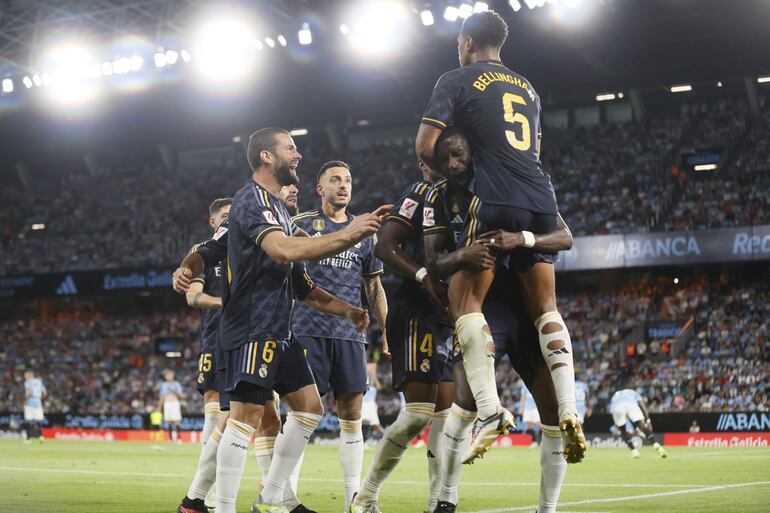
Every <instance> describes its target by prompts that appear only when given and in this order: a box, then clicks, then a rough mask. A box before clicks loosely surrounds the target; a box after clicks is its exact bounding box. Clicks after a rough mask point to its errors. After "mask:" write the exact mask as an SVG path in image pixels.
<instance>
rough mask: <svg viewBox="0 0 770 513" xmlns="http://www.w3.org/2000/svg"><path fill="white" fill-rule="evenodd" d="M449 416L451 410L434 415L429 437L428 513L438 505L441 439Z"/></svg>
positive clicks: (431, 512)
mask: <svg viewBox="0 0 770 513" xmlns="http://www.w3.org/2000/svg"><path fill="white" fill-rule="evenodd" d="M448 415H449V410H448V409H446V410H441V411H439V412H435V413H433V420H432V421H431V423H430V434H429V435H428V452H427V455H428V511H429V512H430V513H433V510H434V509H436V504H437V503H438V493H439V490H440V489H441V447H440V445H439V444H440V443H441V438H442V436H443V435H442V432H443V431H444V422H445V421H446V418H447V416H448Z"/></svg>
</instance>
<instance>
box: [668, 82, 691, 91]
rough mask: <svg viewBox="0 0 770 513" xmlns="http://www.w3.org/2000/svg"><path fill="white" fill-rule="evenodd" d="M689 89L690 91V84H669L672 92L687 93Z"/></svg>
mask: <svg viewBox="0 0 770 513" xmlns="http://www.w3.org/2000/svg"><path fill="white" fill-rule="evenodd" d="M690 91H692V86H691V85H690V84H680V85H674V86H671V92H672V93H687V92H690Z"/></svg>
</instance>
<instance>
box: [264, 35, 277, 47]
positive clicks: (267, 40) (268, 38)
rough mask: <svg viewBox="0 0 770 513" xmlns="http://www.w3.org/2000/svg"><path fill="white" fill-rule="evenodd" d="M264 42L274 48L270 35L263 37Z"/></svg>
mask: <svg viewBox="0 0 770 513" xmlns="http://www.w3.org/2000/svg"><path fill="white" fill-rule="evenodd" d="M265 43H266V44H267V46H269V47H270V48H275V39H273V38H272V37H266V38H265Z"/></svg>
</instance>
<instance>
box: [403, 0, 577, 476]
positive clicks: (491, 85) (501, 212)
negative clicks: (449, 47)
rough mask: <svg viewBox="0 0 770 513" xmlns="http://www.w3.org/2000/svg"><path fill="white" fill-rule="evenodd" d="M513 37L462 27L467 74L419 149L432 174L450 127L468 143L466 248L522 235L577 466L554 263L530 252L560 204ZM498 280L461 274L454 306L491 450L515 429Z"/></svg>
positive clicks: (569, 368)
mask: <svg viewBox="0 0 770 513" xmlns="http://www.w3.org/2000/svg"><path fill="white" fill-rule="evenodd" d="M507 36H508V27H507V25H506V24H505V21H503V19H502V18H501V17H500V16H499V15H498V14H497V13H495V12H494V11H484V12H479V13H475V14H473V15H471V16H469V17H468V18H467V19H466V20H465V21H464V22H463V26H462V29H461V31H460V35H459V37H458V54H459V58H460V68H457V69H455V70H452V71H450V72H448V73H445V74H444V75H443V76H442V77H441V78H439V80H438V82H437V84H436V86H435V89H434V90H433V95H432V96H431V99H430V102H429V103H428V106H427V108H426V109H425V112H424V115H423V117H422V123H421V125H420V128H419V131H418V134H417V140H416V143H415V146H416V151H417V155H418V157H420V158H422V159H423V160H425V161H426V162H427V163H429V164H434V158H435V147H436V142H437V141H438V139H439V136H440V134H441V132H442V130H444V129H445V128H446V127H447V126H448V125H457V126H458V127H459V128H460V129H462V130H463V131H464V132H465V134H466V135H467V137H468V138H469V140H470V144H471V148H472V150H473V163H474V168H475V177H474V179H473V181H472V183H471V184H470V185H471V191H472V192H473V197H472V199H471V205H470V208H469V215H468V219H467V222H466V226H464V227H463V232H462V238H461V241H460V242H461V244H462V245H465V246H470V245H472V244H473V242H474V241H475V240H476V239H477V238H478V236H479V234H481V233H483V232H484V231H488V230H507V231H508V232H516V233H521V234H522V236H523V239H524V247H525V248H528V249H529V250H528V251H519V254H518V257H517V258H516V259H514V261H512V262H511V265H513V268H512V269H513V270H514V271H516V272H517V273H519V275H520V276H521V281H522V285H523V290H524V299H525V305H526V307H527V312H528V313H529V315H530V318H531V319H532V320H533V321H534V323H535V326H536V328H537V330H538V337H539V342H540V350H541V351H542V353H543V357H544V359H545V360H546V362H547V363H548V368H549V369H550V372H551V375H552V377H553V382H554V386H555V387H556V395H557V397H558V400H559V418H560V423H559V426H560V430H561V433H562V437H563V438H564V443H565V447H564V455H565V458H566V459H567V461H568V462H570V463H576V462H579V461H581V460H582V459H583V457H584V456H585V451H586V444H585V436H584V435H583V433H582V429H581V427H580V424H579V422H578V420H577V411H576V410H577V409H576V406H575V386H574V374H573V358H572V344H571V342H570V337H569V333H568V331H567V327H566V325H565V324H564V320H563V319H562V317H561V315H560V314H559V312H558V311H557V308H556V287H555V274H554V262H555V261H556V254H555V253H548V252H538V251H535V250H533V249H532V248H533V246H534V244H535V238H534V235H533V233H548V232H551V231H553V230H555V229H556V228H557V223H558V221H557V206H556V197H555V195H554V191H553V187H552V186H551V182H550V178H549V177H548V175H547V174H545V173H544V172H543V170H542V168H541V165H540V137H541V133H540V99H539V97H538V95H537V93H536V92H535V90H534V88H533V87H532V85H531V84H530V83H529V81H527V79H526V78H524V77H523V76H521V75H519V74H518V73H516V72H514V71H511V70H510V69H508V68H506V67H505V66H504V65H503V63H502V62H501V61H500V49H501V47H502V46H503V44H504V43H505V40H506V38H507ZM492 280H493V273H492V271H491V269H485V270H481V271H474V270H467V269H463V270H460V271H459V272H457V273H455V274H454V275H453V276H452V279H451V280H450V283H449V306H450V309H451V313H452V316H453V318H455V319H456V332H457V337H458V340H459V342H460V346H461V347H462V349H463V358H464V364H465V366H466V372H467V375H468V382H469V384H470V386H471V390H473V395H474V397H475V398H476V403H477V404H478V408H479V419H478V425H477V430H478V431H480V432H481V433H482V434H483V436H482V437H480V438H478V439H479V440H480V441H481V443H484V444H492V443H493V442H494V440H495V436H493V435H499V434H502V433H504V432H507V431H509V430H510V429H511V427H512V426H513V416H512V415H511V413H510V412H508V411H507V410H505V409H504V408H503V407H502V406H501V405H500V399H499V397H498V395H497V387H496V383H495V373H494V364H493V361H494V358H491V352H490V351H491V347H492V346H493V344H492V340H491V333H490V329H489V326H488V325H487V321H486V319H485V317H484V314H483V313H482V308H481V307H482V304H483V301H484V297H485V296H486V293H487V291H488V290H489V287H490V285H491V283H492Z"/></svg>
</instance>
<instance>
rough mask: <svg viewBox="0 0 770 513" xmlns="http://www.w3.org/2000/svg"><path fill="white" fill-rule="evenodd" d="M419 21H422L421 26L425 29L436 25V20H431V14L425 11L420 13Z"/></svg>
mask: <svg viewBox="0 0 770 513" xmlns="http://www.w3.org/2000/svg"><path fill="white" fill-rule="evenodd" d="M420 21H422V24H423V25H425V26H426V27H428V26H430V25H433V24H434V23H436V20H435V19H434V18H433V13H432V12H430V11H429V10H427V9H426V10H424V11H422V12H421V13H420Z"/></svg>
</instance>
